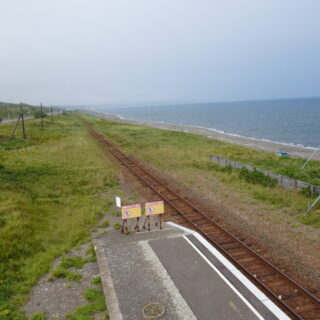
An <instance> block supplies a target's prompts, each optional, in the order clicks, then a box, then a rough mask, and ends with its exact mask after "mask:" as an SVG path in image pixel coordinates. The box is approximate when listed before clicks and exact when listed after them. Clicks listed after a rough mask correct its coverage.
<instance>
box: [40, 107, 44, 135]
mask: <svg viewBox="0 0 320 320" xmlns="http://www.w3.org/2000/svg"><path fill="white" fill-rule="evenodd" d="M40 110H41V129H42V130H43V112H42V103H40Z"/></svg>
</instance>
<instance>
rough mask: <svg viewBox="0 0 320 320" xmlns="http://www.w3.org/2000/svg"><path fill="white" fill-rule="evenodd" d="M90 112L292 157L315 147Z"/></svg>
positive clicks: (303, 155)
mask: <svg viewBox="0 0 320 320" xmlns="http://www.w3.org/2000/svg"><path fill="white" fill-rule="evenodd" d="M90 113H91V114H95V115H96V116H98V117H100V118H104V119H107V120H112V121H117V122H123V123H129V124H136V125H143V126H148V127H153V128H158V129H163V130H172V131H180V132H188V133H194V134H200V135H203V136H206V137H208V138H212V139H216V140H221V141H225V142H229V143H233V144H237V145H241V146H244V147H247V148H252V149H257V150H264V151H267V152H274V153H276V152H278V151H286V152H287V153H288V154H289V157H294V158H304V159H307V158H309V157H310V156H311V155H312V153H313V152H314V150H315V149H316V148H311V147H302V146H298V145H290V144H284V143H280V142H273V141H265V140H259V139H255V138H248V137H242V136H238V135H233V134H228V133H222V132H219V131H216V130H214V129H208V128H202V127H196V126H188V125H181V124H169V123H160V122H153V121H143V120H127V119H123V118H120V117H119V116H117V115H114V114H107V113H101V112H90ZM313 159H314V160H320V152H319V153H317V154H315V156H314V157H313Z"/></svg>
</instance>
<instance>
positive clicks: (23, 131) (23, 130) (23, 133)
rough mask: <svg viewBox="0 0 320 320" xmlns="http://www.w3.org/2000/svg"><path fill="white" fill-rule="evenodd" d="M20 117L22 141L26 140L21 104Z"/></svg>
mask: <svg viewBox="0 0 320 320" xmlns="http://www.w3.org/2000/svg"><path fill="white" fill-rule="evenodd" d="M20 116H21V121H22V135H23V139H25V138H26V128H25V126H24V118H23V109H22V103H20Z"/></svg>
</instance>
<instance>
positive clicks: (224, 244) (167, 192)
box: [87, 124, 320, 320]
mask: <svg viewBox="0 0 320 320" xmlns="http://www.w3.org/2000/svg"><path fill="white" fill-rule="evenodd" d="M87 128H88V130H89V132H90V134H91V135H92V136H93V137H94V138H96V139H97V140H98V141H99V142H100V143H101V144H102V145H103V146H105V147H107V149H108V150H109V151H110V152H111V154H112V155H113V156H114V157H115V158H116V159H117V160H118V161H119V162H120V163H121V164H122V165H124V166H125V167H126V168H127V169H128V170H129V171H130V172H131V173H132V174H133V175H134V176H136V177H137V178H138V180H139V181H140V182H141V183H142V184H143V185H144V187H146V188H148V189H149V190H151V191H152V192H153V193H154V194H156V195H157V196H158V197H159V198H161V199H163V200H164V202H165V205H166V206H169V207H170V208H172V209H173V210H174V211H175V212H176V213H177V214H179V215H180V216H181V217H183V219H184V220H185V221H186V222H187V224H188V225H189V226H192V229H194V230H196V231H197V232H199V233H200V234H201V235H202V236H203V237H204V238H206V239H207V240H208V241H209V242H210V243H211V244H213V245H214V246H215V247H216V248H217V249H218V250H219V251H220V252H221V253H222V254H223V255H224V256H225V257H226V258H227V259H229V260H230V261H231V262H232V263H233V264H234V265H235V266H236V267H237V268H238V269H239V270H241V271H242V272H243V273H244V274H245V275H246V276H247V277H248V278H249V279H250V280H251V281H252V282H253V283H255V284H256V285H257V286H258V287H259V288H260V289H261V290H262V291H263V292H264V293H265V294H267V296H268V297H269V298H270V299H271V300H273V301H274V302H275V303H276V304H277V305H278V306H279V307H280V308H281V309H282V310H283V311H284V312H285V313H286V314H287V315H288V316H289V317H290V318H292V319H308V320H309V319H310V320H311V319H313V320H316V319H318V320H319V319H320V299H318V298H317V297H316V296H315V295H314V294H312V293H311V292H309V291H307V290H306V289H305V288H303V287H302V286H301V285H299V284H298V283H297V282H295V281H294V280H293V279H291V278H289V277H288V276H287V275H286V274H284V273H283V272H282V271H280V270H279V269H278V268H277V267H276V266H274V265H272V264H271V263H270V262H269V261H267V260H266V259H264V258H263V257H262V256H260V255H259V254H258V253H257V252H256V251H255V250H253V249H252V248H251V247H250V245H249V244H246V243H245V242H244V241H243V240H242V239H239V238H237V237H236V236H235V235H233V234H232V233H231V232H230V231H228V230H227V229H226V228H225V227H224V226H223V224H221V223H220V222H219V220H217V219H215V218H213V217H211V216H209V215H208V214H207V213H206V212H204V211H203V210H201V209H199V208H197V207H196V206H195V205H193V204H192V203H191V202H190V201H189V200H188V199H186V198H184V197H183V196H181V195H180V194H178V193H177V192H176V191H175V190H173V188H172V187H170V186H169V184H168V183H167V182H166V181H164V180H163V179H160V178H158V177H157V176H155V175H154V174H153V173H151V172H150V171H149V170H148V169H146V168H144V167H143V166H141V165H140V163H139V162H138V161H137V160H136V159H134V158H133V157H129V156H127V155H125V154H124V153H123V152H121V151H120V150H119V148H117V147H116V146H115V145H114V144H113V143H111V142H110V141H108V140H107V139H106V138H105V137H104V136H103V135H101V134H99V133H97V132H96V131H95V130H94V129H93V128H92V126H90V125H88V124H87Z"/></svg>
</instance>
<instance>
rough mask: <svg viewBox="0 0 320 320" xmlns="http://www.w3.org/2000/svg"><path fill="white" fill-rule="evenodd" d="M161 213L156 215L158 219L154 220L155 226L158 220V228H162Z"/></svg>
mask: <svg viewBox="0 0 320 320" xmlns="http://www.w3.org/2000/svg"><path fill="white" fill-rule="evenodd" d="M161 217H162V214H159V215H158V221H156V227H157V226H158V222H159V229H160V230H162V219H161Z"/></svg>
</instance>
